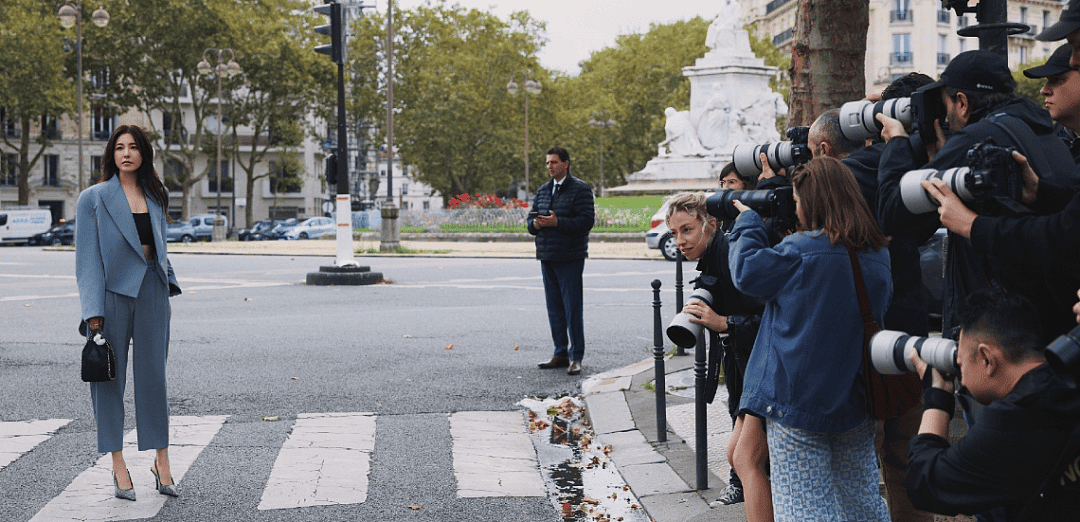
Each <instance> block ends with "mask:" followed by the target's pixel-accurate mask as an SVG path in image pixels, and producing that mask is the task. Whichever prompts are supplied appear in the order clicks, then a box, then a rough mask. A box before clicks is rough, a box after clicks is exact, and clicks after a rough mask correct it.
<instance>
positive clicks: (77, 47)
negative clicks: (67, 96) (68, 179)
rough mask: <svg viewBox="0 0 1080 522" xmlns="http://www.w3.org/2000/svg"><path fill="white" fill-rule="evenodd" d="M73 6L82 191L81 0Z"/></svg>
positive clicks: (82, 186) (83, 185) (80, 185)
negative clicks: (74, 11) (75, 14)
mask: <svg viewBox="0 0 1080 522" xmlns="http://www.w3.org/2000/svg"><path fill="white" fill-rule="evenodd" d="M75 6H76V7H75V8H76V9H77V10H78V13H79V16H78V18H76V22H75V23H76V25H77V26H78V28H77V29H76V35H75V40H76V42H75V55H76V60H77V61H78V63H79V65H78V75H79V79H78V80H77V81H76V82H75V85H76V89H77V90H78V93H77V94H76V96H78V97H79V121H78V123H76V125H75V128H76V132H78V133H79V139H78V142H79V193H82V190H83V188H85V187H86V184H85V182H84V180H83V88H82V84H83V72H82V0H79V1H78V2H76V3H75Z"/></svg>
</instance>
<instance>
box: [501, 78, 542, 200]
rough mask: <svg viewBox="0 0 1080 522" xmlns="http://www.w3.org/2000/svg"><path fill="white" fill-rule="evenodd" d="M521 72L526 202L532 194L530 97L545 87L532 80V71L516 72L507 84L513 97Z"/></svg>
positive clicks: (508, 90)
mask: <svg viewBox="0 0 1080 522" xmlns="http://www.w3.org/2000/svg"><path fill="white" fill-rule="evenodd" d="M519 72H523V73H524V76H525V94H524V96H525V201H528V200H529V194H531V192H532V191H531V190H530V189H529V95H530V94H532V95H537V94H540V91H541V90H543V86H542V85H540V82H538V81H536V80H533V79H532V78H530V75H531V74H532V71H528V70H525V71H516V72H515V73H514V74H511V75H510V83H507V84H506V91H507V92H509V93H510V94H511V95H514V94H516V93H517V92H518V84H517V83H515V82H514V76H516V75H517V73H519Z"/></svg>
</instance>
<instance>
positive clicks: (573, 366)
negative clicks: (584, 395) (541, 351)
mask: <svg viewBox="0 0 1080 522" xmlns="http://www.w3.org/2000/svg"><path fill="white" fill-rule="evenodd" d="M579 373H581V361H570V367H569V368H567V369H566V374H567V375H577V374H579Z"/></svg>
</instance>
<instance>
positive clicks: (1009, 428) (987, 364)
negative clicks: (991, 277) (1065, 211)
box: [904, 289, 1080, 520]
mask: <svg viewBox="0 0 1080 522" xmlns="http://www.w3.org/2000/svg"><path fill="white" fill-rule="evenodd" d="M958 316H959V320H960V327H961V329H960V341H959V346H958V349H957V355H956V364H957V366H958V367H959V369H960V372H959V373H960V381H961V382H960V383H961V385H962V386H964V387H965V388H967V390H968V391H970V393H971V395H972V396H973V397H974V398H975V399H976V400H978V401H979V402H980V403H982V404H985V405H987V407H986V409H985V410H984V412H983V413H982V415H981V416H980V418H979V422H978V423H976V424H975V425H974V426H973V427H971V429H970V430H969V431H968V432H967V434H966V435H965V436H964V437H963V438H961V439H960V440H959V442H957V443H956V445H952V446H950V445H949V442H948V436H949V420H950V418H951V417H952V415H953V411H954V410H955V405H954V398H953V390H954V387H955V385H954V384H953V382H952V381H951V380H949V379H946V378H944V377H943V376H942V375H941V373H939V372H938V371H937V370H936V369H934V368H932V367H929V366H927V364H926V363H925V362H923V361H922V360H921V359H919V357H918V355H917V354H913V355H912V357H911V360H912V362H914V363H915V366H916V371H917V372H919V374H920V375H923V383H924V386H927V390H926V398H925V402H926V408H927V409H926V412H925V413H924V414H923V419H922V424H921V426H920V429H919V435H918V436H917V437H915V438H914V439H913V440H912V441H911V448H910V454H909V457H908V473H907V477H906V479H905V481H904V483H905V485H906V486H907V488H908V492H909V494H910V497H911V501H912V503H913V504H915V506H916V507H919V508H922V509H925V510H928V511H932V512H935V513H941V514H945V515H955V514H957V513H965V514H973V513H977V512H982V511H987V510H990V509H992V508H996V507H1001V506H1003V507H1004V511H1005V515H1006V518H1007V519H1008V520H1015V519H1016V518H1017V515H1018V514H1019V513H1020V511H1021V509H1022V508H1023V507H1024V505H1025V504H1027V503H1028V502H1030V501H1031V500H1033V498H1034V496H1035V493H1036V491H1038V489H1039V487H1040V486H1041V485H1042V483H1043V482H1044V480H1046V478H1047V477H1048V475H1049V474H1050V472H1051V471H1052V470H1053V468H1054V466H1055V464H1056V463H1057V461H1058V458H1059V456H1060V454H1061V453H1062V451H1064V449H1065V443H1066V441H1067V439H1068V438H1069V435H1070V434H1071V433H1072V431H1073V429H1074V427H1075V425H1076V422H1077V415H1078V412H1080V391H1078V390H1075V389H1069V388H1068V387H1066V386H1065V384H1064V383H1063V382H1062V381H1060V380H1059V379H1058V378H1057V377H1056V376H1055V375H1054V372H1053V370H1052V369H1051V368H1050V366H1049V365H1048V364H1046V359H1045V357H1044V355H1043V348H1042V347H1043V344H1042V343H1041V342H1040V340H1039V336H1038V332H1039V329H1040V328H1039V312H1038V310H1037V309H1036V308H1035V307H1034V306H1033V305H1032V304H1031V302H1029V301H1028V300H1027V299H1024V298H1023V297H1021V296H1019V295H1017V294H1011V293H1007V292H1004V291H1002V290H999V289H987V290H980V291H978V292H975V293H973V294H971V295H970V296H968V299H967V302H966V303H965V306H963V307H961V308H960V310H959V311H958Z"/></svg>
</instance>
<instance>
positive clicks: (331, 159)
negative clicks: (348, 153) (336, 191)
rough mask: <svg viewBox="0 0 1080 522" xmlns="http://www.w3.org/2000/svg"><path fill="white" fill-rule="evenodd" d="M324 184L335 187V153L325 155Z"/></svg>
mask: <svg viewBox="0 0 1080 522" xmlns="http://www.w3.org/2000/svg"><path fill="white" fill-rule="evenodd" d="M326 184H327V185H329V186H331V187H337V154H331V155H329V156H327V157H326Z"/></svg>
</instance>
